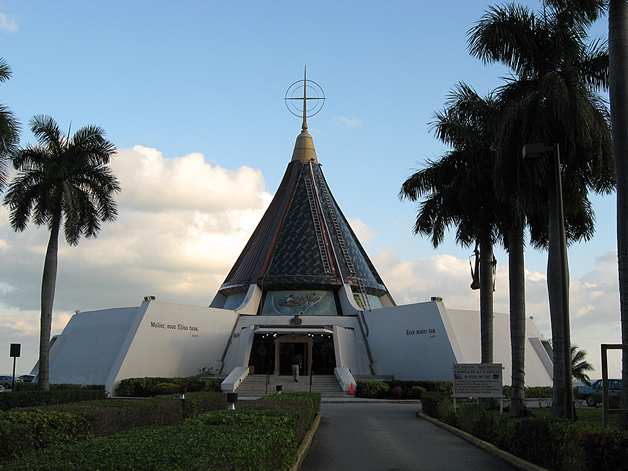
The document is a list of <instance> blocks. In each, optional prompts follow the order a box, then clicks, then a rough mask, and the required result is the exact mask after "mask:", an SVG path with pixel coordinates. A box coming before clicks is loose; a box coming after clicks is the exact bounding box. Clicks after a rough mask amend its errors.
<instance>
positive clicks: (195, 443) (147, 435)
mask: <svg viewBox="0 0 628 471" xmlns="http://www.w3.org/2000/svg"><path fill="white" fill-rule="evenodd" d="M297 446H298V442H297V441H296V440H295V438H294V433H291V431H290V430H289V429H286V428H283V427H272V428H267V427H258V426H256V425H255V424H252V425H249V426H247V427H242V426H232V425H221V426H212V427H207V426H204V425H185V424H182V425H177V426H172V427H162V428H139V429H134V430H131V431H128V432H124V433H121V434H117V435H114V436H111V437H106V438H98V439H94V440H90V441H88V442H84V443H79V444H76V445H71V446H67V445H66V446H59V447H54V448H51V449H49V450H46V451H44V452H42V453H38V454H35V455H32V456H29V457H26V458H24V459H23V460H19V461H15V462H12V463H8V464H5V465H4V466H3V469H6V470H47V471H55V470H59V471H65V470H68V471H72V470H77V471H78V470H85V469H100V470H137V469H168V470H183V469H185V470H188V469H189V470H205V469H222V470H231V469H233V470H235V469H237V470H250V471H254V470H286V469H289V468H290V464H291V463H292V461H293V460H294V458H295V456H296V449H297Z"/></svg>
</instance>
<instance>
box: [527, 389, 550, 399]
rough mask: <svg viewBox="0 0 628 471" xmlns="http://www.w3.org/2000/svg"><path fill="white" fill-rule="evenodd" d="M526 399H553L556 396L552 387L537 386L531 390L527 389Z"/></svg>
mask: <svg viewBox="0 0 628 471" xmlns="http://www.w3.org/2000/svg"><path fill="white" fill-rule="evenodd" d="M525 391H526V397H531V398H536V397H552V396H553V395H554V389H552V387H551V386H535V387H531V388H525Z"/></svg>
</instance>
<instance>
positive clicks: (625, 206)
mask: <svg viewBox="0 0 628 471" xmlns="http://www.w3.org/2000/svg"><path fill="white" fill-rule="evenodd" d="M608 44H609V57H610V79H609V91H610V101H611V121H612V133H613V134H612V135H613V154H614V157H615V173H616V176H617V261H618V269H619V304H620V316H621V339H622V343H623V344H624V345H626V344H628V4H627V3H626V0H611V1H610V5H609V13H608ZM620 408H622V409H628V351H626V350H624V351H623V355H622V391H621V399H620ZM617 427H618V428H620V429H622V430H627V429H628V417H627V416H626V415H620V416H619V417H618V419H617Z"/></svg>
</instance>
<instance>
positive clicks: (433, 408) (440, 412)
mask: <svg viewBox="0 0 628 471" xmlns="http://www.w3.org/2000/svg"><path fill="white" fill-rule="evenodd" d="M421 404H422V405H423V412H424V413H425V414H427V415H429V416H430V417H433V418H435V419H436V420H440V421H441V422H444V423H446V424H449V425H455V424H456V422H457V421H456V416H455V415H454V405H453V401H452V399H451V396H450V395H449V394H447V393H443V392H430V391H427V392H424V393H423V395H422V396H421Z"/></svg>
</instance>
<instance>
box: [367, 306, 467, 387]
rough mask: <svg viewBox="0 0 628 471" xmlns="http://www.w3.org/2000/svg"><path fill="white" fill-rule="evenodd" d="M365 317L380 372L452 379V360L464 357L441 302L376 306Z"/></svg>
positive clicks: (402, 376)
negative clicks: (379, 307)
mask: <svg viewBox="0 0 628 471" xmlns="http://www.w3.org/2000/svg"><path fill="white" fill-rule="evenodd" d="M364 317H365V319H366V324H367V327H368V331H369V333H368V337H367V340H368V343H369V346H370V349H371V353H372V356H373V358H374V360H375V371H376V373H377V374H382V375H394V376H395V379H399V380H424V381H451V379H452V371H451V368H452V365H453V363H454V362H462V361H464V358H463V356H462V353H461V350H460V348H459V347H458V345H457V343H456V340H455V335H454V332H453V331H452V328H451V326H450V325H449V321H448V319H447V313H446V310H445V309H444V306H442V304H441V303H437V302H428V303H420V304H411V305H407V306H396V307H390V308H383V309H377V310H375V311H370V312H365V313H364Z"/></svg>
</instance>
